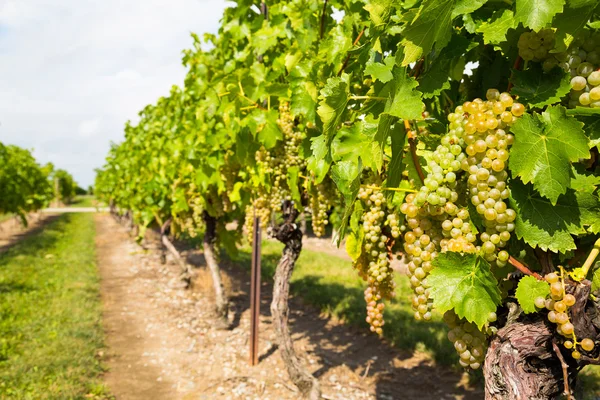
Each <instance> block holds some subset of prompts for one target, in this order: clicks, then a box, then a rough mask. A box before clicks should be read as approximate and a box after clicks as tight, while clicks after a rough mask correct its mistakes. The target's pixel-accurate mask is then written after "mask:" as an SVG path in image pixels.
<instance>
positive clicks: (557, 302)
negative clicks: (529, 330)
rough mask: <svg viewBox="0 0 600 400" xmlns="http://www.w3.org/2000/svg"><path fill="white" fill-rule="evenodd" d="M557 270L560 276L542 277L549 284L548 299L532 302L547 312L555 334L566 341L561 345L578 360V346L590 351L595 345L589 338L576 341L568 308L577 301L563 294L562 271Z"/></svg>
mask: <svg viewBox="0 0 600 400" xmlns="http://www.w3.org/2000/svg"><path fill="white" fill-rule="evenodd" d="M559 268H560V271H561V274H560V275H558V274H556V273H554V272H551V273H549V274H547V275H546V276H545V277H544V279H546V282H548V283H549V284H550V296H549V298H544V297H538V298H536V299H534V302H535V306H536V307H537V308H539V309H544V308H545V309H547V310H548V321H550V322H552V323H553V324H556V332H557V333H558V334H559V335H562V336H564V337H565V338H566V339H567V340H565V341H564V342H563V345H564V346H565V348H567V349H569V350H572V352H571V356H572V357H573V358H574V359H576V360H578V359H580V358H581V352H579V350H578V349H577V346H578V345H579V347H580V348H581V349H583V350H584V351H592V350H593V349H594V347H595V344H594V341H593V340H592V339H590V338H585V339H582V340H581V341H578V339H577V336H576V335H575V327H574V326H573V324H572V323H571V320H570V318H569V308H571V307H572V306H574V305H575V303H576V301H577V299H576V298H575V296H573V295H572V294H570V293H566V292H565V281H564V270H563V268H562V267H559Z"/></svg>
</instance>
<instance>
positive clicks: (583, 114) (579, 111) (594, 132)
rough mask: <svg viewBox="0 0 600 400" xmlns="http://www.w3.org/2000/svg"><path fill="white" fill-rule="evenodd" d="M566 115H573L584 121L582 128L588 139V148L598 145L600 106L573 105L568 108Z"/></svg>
mask: <svg viewBox="0 0 600 400" xmlns="http://www.w3.org/2000/svg"><path fill="white" fill-rule="evenodd" d="M567 115H573V116H575V117H576V118H577V119H578V120H579V121H580V122H583V123H584V125H583V130H584V131H585V134H586V135H587V137H588V138H589V139H590V142H589V146H590V149H591V148H593V147H596V146H598V145H600V108H589V107H575V108H572V109H568V110H567Z"/></svg>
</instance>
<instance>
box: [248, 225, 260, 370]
mask: <svg viewBox="0 0 600 400" xmlns="http://www.w3.org/2000/svg"><path fill="white" fill-rule="evenodd" d="M260 241H261V231H260V219H259V218H258V217H256V216H255V217H254V237H253V241H252V272H251V274H250V365H256V364H258V323H259V317H260V244H261V243H260Z"/></svg>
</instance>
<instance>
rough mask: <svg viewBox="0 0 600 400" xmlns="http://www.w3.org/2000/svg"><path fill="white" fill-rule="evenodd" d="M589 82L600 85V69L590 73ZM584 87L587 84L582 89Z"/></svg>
mask: <svg viewBox="0 0 600 400" xmlns="http://www.w3.org/2000/svg"><path fill="white" fill-rule="evenodd" d="M571 82H572V81H571ZM587 82H588V83H589V84H590V85H592V86H598V85H600V71H594V72H592V73H591V74H589V75H588V78H587ZM584 87H585V85H583V87H582V89H583V88H584ZM579 90H581V89H579Z"/></svg>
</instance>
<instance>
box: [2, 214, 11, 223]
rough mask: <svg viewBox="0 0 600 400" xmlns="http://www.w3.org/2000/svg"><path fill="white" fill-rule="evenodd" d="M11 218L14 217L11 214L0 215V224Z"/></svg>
mask: <svg viewBox="0 0 600 400" xmlns="http://www.w3.org/2000/svg"><path fill="white" fill-rule="evenodd" d="M12 217H14V215H12V214H0V222H4V221H7V220H9V219H11V218H12Z"/></svg>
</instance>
